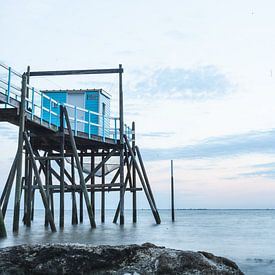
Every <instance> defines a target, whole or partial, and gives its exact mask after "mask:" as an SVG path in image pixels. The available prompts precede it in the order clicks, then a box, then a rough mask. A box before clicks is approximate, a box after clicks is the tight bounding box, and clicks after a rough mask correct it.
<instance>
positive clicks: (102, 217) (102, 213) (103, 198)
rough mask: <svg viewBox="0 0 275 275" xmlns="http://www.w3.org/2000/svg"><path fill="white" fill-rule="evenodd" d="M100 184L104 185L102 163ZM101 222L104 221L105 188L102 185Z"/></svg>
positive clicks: (103, 167)
mask: <svg viewBox="0 0 275 275" xmlns="http://www.w3.org/2000/svg"><path fill="white" fill-rule="evenodd" d="M103 160H104V157H103V156H102V162H103ZM101 172H102V175H101V184H102V185H103V186H104V184H105V164H104V165H102V168H101ZM101 222H102V223H104V222H105V190H104V187H102V191H101Z"/></svg>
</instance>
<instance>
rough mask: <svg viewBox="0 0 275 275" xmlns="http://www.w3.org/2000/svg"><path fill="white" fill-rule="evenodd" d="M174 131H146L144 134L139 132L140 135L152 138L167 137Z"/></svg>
mask: <svg viewBox="0 0 275 275" xmlns="http://www.w3.org/2000/svg"><path fill="white" fill-rule="evenodd" d="M174 134H175V133H174V132H148V133H144V134H140V136H142V137H152V138H168V137H171V136H173V135H174Z"/></svg>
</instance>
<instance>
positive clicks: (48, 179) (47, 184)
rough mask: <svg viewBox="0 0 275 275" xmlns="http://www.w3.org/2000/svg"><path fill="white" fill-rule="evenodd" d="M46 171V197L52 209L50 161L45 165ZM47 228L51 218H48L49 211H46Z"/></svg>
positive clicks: (45, 223)
mask: <svg viewBox="0 0 275 275" xmlns="http://www.w3.org/2000/svg"><path fill="white" fill-rule="evenodd" d="M45 170H46V174H45V185H46V192H45V194H46V197H47V203H48V205H49V207H50V189H49V181H50V165H49V160H48V159H47V160H46V163H45ZM44 225H45V227H47V226H48V225H49V218H48V213H47V210H46V209H45V222H44Z"/></svg>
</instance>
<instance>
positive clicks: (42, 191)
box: [23, 132, 56, 232]
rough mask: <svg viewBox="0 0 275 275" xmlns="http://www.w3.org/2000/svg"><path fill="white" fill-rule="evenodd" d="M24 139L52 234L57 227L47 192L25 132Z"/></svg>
mask: <svg viewBox="0 0 275 275" xmlns="http://www.w3.org/2000/svg"><path fill="white" fill-rule="evenodd" d="M23 137H24V140H25V144H26V149H27V150H28V153H29V155H30V157H31V164H32V168H33V172H34V175H35V177H36V181H37V184H38V186H39V190H40V194H41V198H42V202H43V204H44V207H45V209H46V210H47V216H48V219H49V223H50V226H51V230H52V232H55V231H56V227H55V224H54V220H53V216H52V213H51V210H50V208H49V205H48V201H47V196H46V194H45V191H44V189H43V184H42V181H41V178H40V175H39V172H38V169H37V166H36V162H35V159H34V153H33V150H32V147H31V144H30V141H29V139H28V136H27V133H26V132H24V135H23Z"/></svg>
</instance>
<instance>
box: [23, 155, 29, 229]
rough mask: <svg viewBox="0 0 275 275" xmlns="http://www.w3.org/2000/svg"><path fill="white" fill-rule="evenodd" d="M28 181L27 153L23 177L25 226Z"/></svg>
mask: <svg viewBox="0 0 275 275" xmlns="http://www.w3.org/2000/svg"><path fill="white" fill-rule="evenodd" d="M28 181H29V159H28V153H27V152H26V153H25V177H24V185H25V188H24V215H23V223H24V225H26V222H27V221H26V219H27V204H28V202H27V201H28V190H27V186H28Z"/></svg>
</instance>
